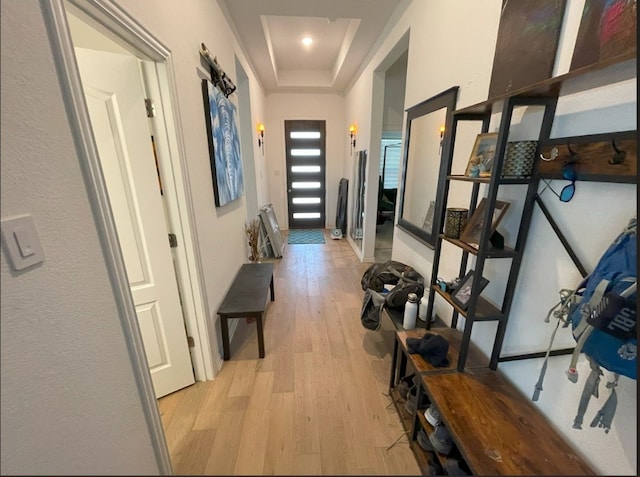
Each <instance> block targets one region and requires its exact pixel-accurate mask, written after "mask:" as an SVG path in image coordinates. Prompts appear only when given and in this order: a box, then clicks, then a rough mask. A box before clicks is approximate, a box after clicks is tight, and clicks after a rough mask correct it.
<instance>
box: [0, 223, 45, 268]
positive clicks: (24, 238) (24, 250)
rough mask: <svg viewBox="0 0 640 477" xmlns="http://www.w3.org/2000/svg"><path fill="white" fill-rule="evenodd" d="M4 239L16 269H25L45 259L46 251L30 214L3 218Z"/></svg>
mask: <svg viewBox="0 0 640 477" xmlns="http://www.w3.org/2000/svg"><path fill="white" fill-rule="evenodd" d="M2 241H3V242H4V245H5V250H6V251H7V252H8V253H9V259H10V261H11V265H12V266H13V269H14V270H23V269H25V268H28V267H31V266H33V265H35V264H37V263H40V262H43V261H44V251H43V250H42V244H41V243H40V238H39V237H38V231H37V230H36V223H35V222H34V220H33V217H32V216H30V215H21V216H19V217H11V218H7V219H2Z"/></svg>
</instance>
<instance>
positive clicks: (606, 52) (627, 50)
mask: <svg viewBox="0 0 640 477" xmlns="http://www.w3.org/2000/svg"><path fill="white" fill-rule="evenodd" d="M637 15H638V12H637V4H636V0H586V1H585V3H584V10H583V11H582V19H581V20H580V28H579V29H578V37H577V39H576V46H575V48H574V50H573V57H572V58H571V67H570V68H569V70H570V71H573V70H577V69H580V68H583V67H585V66H591V65H594V64H597V63H600V62H603V61H615V58H620V59H621V60H624V59H626V58H629V57H632V56H634V55H636V52H637V35H638V20H637V18H638V16H637Z"/></svg>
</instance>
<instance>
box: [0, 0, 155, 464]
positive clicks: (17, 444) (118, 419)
mask: <svg viewBox="0 0 640 477" xmlns="http://www.w3.org/2000/svg"><path fill="white" fill-rule="evenodd" d="M1 6H2V14H1V21H2V29H1V32H2V41H1V43H2V44H1V48H2V50H1V51H2V71H1V75H2V76H1V77H2V81H1V82H0V83H1V88H2V89H1V91H2V104H1V111H2V119H1V122H2V126H1V129H2V141H1V144H0V146H1V154H2V162H1V171H2V174H1V175H0V177H1V185H2V188H1V197H2V201H1V202H2V218H3V219H4V218H6V217H10V216H13V215H21V214H31V215H32V216H33V217H34V219H35V223H36V227H37V230H38V234H39V236H40V240H41V242H42V246H43V249H44V254H45V261H44V263H42V264H41V265H37V266H35V267H33V268H31V269H27V270H24V271H21V272H18V273H16V272H13V271H12V270H11V269H10V266H9V263H8V261H7V257H6V255H5V253H6V251H5V250H4V249H3V253H2V256H1V258H0V273H1V278H2V300H1V307H2V308H1V310H2V346H1V350H2V351H1V353H2V354H1V356H2V365H1V369H2V386H1V393H2V394H1V395H2V400H1V403H2V413H1V414H2V431H1V434H2V448H1V459H2V461H1V465H2V474H3V475H10V474H22V475H25V474H33V475H43V474H60V475H71V474H79V475H88V474H96V473H102V474H112V475H115V474H157V473H158V472H159V468H158V466H157V464H156V460H155V457H154V453H153V448H152V445H151V439H150V435H149V433H148V431H147V425H146V422H145V417H144V413H143V409H142V403H141V400H140V396H139V394H138V390H137V387H136V383H135V377H134V373H133V370H132V367H131V362H130V358H129V353H128V351H127V346H126V342H125V337H124V334H123V330H122V328H121V324H120V320H119V318H118V310H117V308H116V303H115V300H114V296H113V291H112V288H111V285H110V282H109V277H108V274H107V269H106V267H105V263H104V257H103V255H102V251H101V247H100V243H99V240H98V235H97V231H96V226H95V222H94V220H93V217H92V214H91V210H90V206H89V202H88V197H87V193H86V190H85V187H84V182H83V178H82V175H81V172H80V164H79V161H78V158H77V155H76V151H75V148H74V144H73V140H72V137H71V131H70V129H69V126H68V123H67V119H66V114H65V110H64V105H63V103H62V99H61V90H60V86H59V83H58V77H57V75H56V72H55V68H54V62H53V58H52V55H51V49H50V47H49V41H48V39H47V33H46V31H45V26H44V23H43V18H42V13H41V11H40V7H39V4H38V3H37V2H19V1H5V2H2V4H1Z"/></svg>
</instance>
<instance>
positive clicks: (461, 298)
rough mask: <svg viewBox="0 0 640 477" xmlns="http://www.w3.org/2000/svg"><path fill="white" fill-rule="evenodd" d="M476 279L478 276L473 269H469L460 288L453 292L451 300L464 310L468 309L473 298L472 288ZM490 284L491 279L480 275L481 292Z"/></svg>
mask: <svg viewBox="0 0 640 477" xmlns="http://www.w3.org/2000/svg"><path fill="white" fill-rule="evenodd" d="M474 280H476V276H475V273H474V271H473V270H469V271H468V272H467V274H466V275H465V276H464V278H463V279H462V281H461V282H460V285H459V286H458V288H456V289H455V290H453V292H451V300H453V302H454V303H455V304H456V305H458V306H459V307H460V308H462V309H463V310H466V309H467V307H468V306H469V300H470V299H471V289H472V288H473V283H474ZM488 284H489V280H487V279H486V278H484V277H480V289H479V290H478V293H480V292H481V291H482V290H484V288H485V287H486V286H487V285H488Z"/></svg>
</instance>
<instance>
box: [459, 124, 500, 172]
mask: <svg viewBox="0 0 640 477" xmlns="http://www.w3.org/2000/svg"><path fill="white" fill-rule="evenodd" d="M497 144H498V133H482V134H478V136H477V137H476V142H475V143H474V144H473V149H472V151H471V157H469V163H468V164H467V170H466V171H465V175H466V176H469V177H490V176H491V171H492V169H493V164H494V162H495V154H496V146H497ZM474 165H477V166H478V174H477V175H475V174H474V173H473V166H474Z"/></svg>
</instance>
